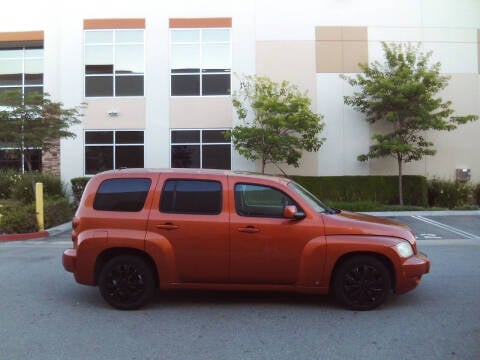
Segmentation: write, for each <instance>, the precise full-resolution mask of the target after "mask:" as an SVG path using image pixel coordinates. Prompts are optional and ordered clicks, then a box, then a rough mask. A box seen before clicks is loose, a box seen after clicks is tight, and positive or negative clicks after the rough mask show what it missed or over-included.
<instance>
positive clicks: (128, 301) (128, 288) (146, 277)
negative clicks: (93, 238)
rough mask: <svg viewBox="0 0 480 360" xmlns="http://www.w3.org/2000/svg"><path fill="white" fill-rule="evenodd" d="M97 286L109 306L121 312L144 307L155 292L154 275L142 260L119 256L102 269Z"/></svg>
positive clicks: (135, 257)
mask: <svg viewBox="0 0 480 360" xmlns="http://www.w3.org/2000/svg"><path fill="white" fill-rule="evenodd" d="M98 286H99V288H100V294H101V295H102V297H103V298H104V299H105V301H106V302H108V303H109V304H110V305H112V306H113V307H115V308H117V309H121V310H134V309H138V308H140V307H141V306H143V305H145V304H146V303H147V302H148V301H149V300H150V298H151V297H152V296H153V294H154V291H155V276H154V273H153V271H152V269H151V267H150V266H149V264H148V263H146V262H145V261H144V260H143V259H141V258H140V257H137V256H132V255H120V256H116V257H114V258H112V259H111V260H109V261H108V262H107V263H106V264H105V265H104V266H103V268H102V270H101V272H100V276H99V281H98Z"/></svg>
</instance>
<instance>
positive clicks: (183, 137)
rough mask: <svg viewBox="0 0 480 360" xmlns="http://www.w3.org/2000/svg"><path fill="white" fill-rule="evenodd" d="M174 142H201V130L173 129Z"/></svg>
mask: <svg viewBox="0 0 480 360" xmlns="http://www.w3.org/2000/svg"><path fill="white" fill-rule="evenodd" d="M171 141H172V144H182V143H183V144H185V143H200V130H173V131H172V140H171Z"/></svg>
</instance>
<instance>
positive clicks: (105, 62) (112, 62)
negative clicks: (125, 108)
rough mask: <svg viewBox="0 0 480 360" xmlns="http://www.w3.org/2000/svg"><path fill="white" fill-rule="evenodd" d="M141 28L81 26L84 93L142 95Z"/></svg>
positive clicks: (95, 95) (118, 95) (108, 95)
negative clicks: (82, 30) (83, 29)
mask: <svg viewBox="0 0 480 360" xmlns="http://www.w3.org/2000/svg"><path fill="white" fill-rule="evenodd" d="M143 36H144V30H143V29H135V30H132V29H119V30H85V97H113V96H117V97H120V96H143V94H144V71H145V70H144V69H145V59H144V58H145V57H144V43H143Z"/></svg>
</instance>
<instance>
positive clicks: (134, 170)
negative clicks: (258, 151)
mask: <svg viewBox="0 0 480 360" xmlns="http://www.w3.org/2000/svg"><path fill="white" fill-rule="evenodd" d="M147 173H150V174H152V173H153V174H158V173H164V174H184V175H185V174H186V175H188V174H192V175H223V176H235V177H237V178H238V177H239V178H242V177H245V179H252V178H253V179H265V180H267V179H268V180H273V181H278V182H282V183H287V182H290V181H291V179H288V178H287V177H285V176H283V175H271V174H261V173H256V172H248V171H235V170H220V169H192V168H125V169H117V170H107V171H104V172H101V173H98V174H97V175H98V176H102V177H104V176H107V177H108V176H112V175H115V174H129V175H135V174H138V175H141V174H147Z"/></svg>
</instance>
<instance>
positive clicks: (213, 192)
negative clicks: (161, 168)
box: [160, 179, 222, 215]
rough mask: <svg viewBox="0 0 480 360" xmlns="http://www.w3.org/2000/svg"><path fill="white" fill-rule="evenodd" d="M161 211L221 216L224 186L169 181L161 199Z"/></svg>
mask: <svg viewBox="0 0 480 360" xmlns="http://www.w3.org/2000/svg"><path fill="white" fill-rule="evenodd" d="M160 211H161V212H165V213H180V214H206V215H214V214H219V213H220V212H221V211H222V185H221V184H220V183H219V182H218V181H210V180H180V179H175V180H167V181H166V182H165V185H164V187H163V191H162V197H161V198H160Z"/></svg>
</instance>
